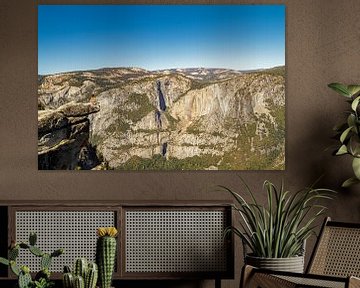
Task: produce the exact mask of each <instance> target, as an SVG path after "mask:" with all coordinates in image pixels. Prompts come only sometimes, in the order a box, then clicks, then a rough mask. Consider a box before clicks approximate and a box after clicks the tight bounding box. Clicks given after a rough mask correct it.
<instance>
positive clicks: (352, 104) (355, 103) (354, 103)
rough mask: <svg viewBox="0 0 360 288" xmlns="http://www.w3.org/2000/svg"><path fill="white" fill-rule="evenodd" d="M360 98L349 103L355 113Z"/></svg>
mask: <svg viewBox="0 0 360 288" xmlns="http://www.w3.org/2000/svg"><path fill="white" fill-rule="evenodd" d="M359 101H360V96H358V97H356V98H355V100H354V101H352V103H351V109H352V110H354V111H356V108H357V106H358V105H359Z"/></svg>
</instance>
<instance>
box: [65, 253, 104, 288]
mask: <svg viewBox="0 0 360 288" xmlns="http://www.w3.org/2000/svg"><path fill="white" fill-rule="evenodd" d="M87 263H88V261H87V260H86V259H85V258H78V259H76V261H75V263H74V273H71V269H70V267H69V266H64V273H63V286H64V288H77V287H76V286H75V280H76V279H77V280H76V281H77V285H78V286H80V287H82V286H81V285H84V287H83V288H95V287H96V282H97V278H98V268H97V265H96V264H95V263H89V264H87ZM82 275H84V276H82ZM80 278H81V279H82V282H83V284H82V283H81V280H79V279H80Z"/></svg>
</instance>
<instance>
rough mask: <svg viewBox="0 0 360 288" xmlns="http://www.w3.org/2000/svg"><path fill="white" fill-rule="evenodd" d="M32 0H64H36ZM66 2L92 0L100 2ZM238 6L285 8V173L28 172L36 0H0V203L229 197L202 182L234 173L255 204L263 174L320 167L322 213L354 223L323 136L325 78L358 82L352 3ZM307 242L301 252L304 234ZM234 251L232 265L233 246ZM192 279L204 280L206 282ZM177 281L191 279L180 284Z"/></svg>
mask: <svg viewBox="0 0 360 288" xmlns="http://www.w3.org/2000/svg"><path fill="white" fill-rule="evenodd" d="M144 2H146V1H142V3H144ZM38 3H40V4H54V3H63V4H65V3H74V1H70V0H67V1H66V0H63V1H51V0H42V1H38ZM76 3H100V0H99V1H98V0H84V1H77V2H76ZM102 3H115V2H114V1H102ZM118 3H125V2H118ZM127 3H141V2H139V1H131V2H130V1H129V2H127ZM148 3H155V2H151V1H148ZM156 3H165V2H162V1H157V2H156ZM167 3H172V2H167ZM181 3H193V2H192V1H185V2H181ZM197 3H216V2H213V1H197ZM218 3H221V2H220V1H219V2H218ZM227 3H239V2H236V1H228V2H227ZM241 3H284V4H286V6H287V32H286V33H287V40H286V42H287V51H286V53H287V55H286V65H287V87H286V89H287V90H286V97H287V107H286V108H287V119H286V125H287V126H286V134H287V135H286V140H287V144H286V148H287V149H286V170H285V171H275V172H274V171H270V172H269V171H268V172H266V171H246V172H213V171H208V172H116V171H109V172H91V171H87V172H85V171H79V172H74V171H73V172H71V171H56V172H52V171H38V170H37V117H36V115H37V36H36V34H37V12H36V1H31V0H24V1H8V0H0V97H1V105H0V133H1V134H0V135H1V138H0V161H1V166H0V167H1V168H0V200H29V199H35V200H56V199H65V200H69V201H71V200H91V199H93V200H95V199H96V200H97V199H104V200H219V199H229V200H230V198H229V197H228V195H225V194H222V193H219V192H216V191H214V189H211V188H210V187H211V186H212V185H214V184H223V185H227V186H229V187H232V188H236V187H238V186H240V181H239V179H238V178H237V175H241V176H242V177H244V178H245V179H246V181H247V182H248V183H249V185H250V186H251V187H253V188H254V189H255V190H256V194H257V196H258V197H259V198H260V199H261V201H264V200H265V194H264V193H263V191H262V190H261V186H262V182H263V181H264V180H265V179H269V180H272V181H274V182H275V183H277V184H279V183H280V181H281V179H284V181H285V184H286V186H287V187H288V188H289V189H293V190H295V189H298V188H301V187H303V186H305V185H309V184H311V183H312V182H313V181H314V180H315V179H317V178H318V177H319V176H320V175H322V174H324V177H323V179H322V180H321V182H320V185H321V186H325V187H328V188H333V189H336V190H338V191H339V194H338V198H337V200H336V201H333V202H332V203H331V204H330V209H329V211H328V214H329V215H330V216H332V217H333V218H334V219H337V220H343V221H356V222H359V221H360V197H359V196H360V189H359V187H360V186H358V187H356V186H355V187H353V188H351V189H349V190H341V189H340V188H339V187H340V184H341V182H342V180H344V179H345V178H347V177H348V176H349V175H350V174H351V164H350V162H349V160H350V159H348V158H346V157H341V158H335V157H333V156H331V153H330V151H327V150H325V149H326V148H327V147H328V146H330V145H331V144H332V143H333V142H332V140H331V139H330V137H331V136H332V127H333V126H334V124H336V123H337V122H339V121H340V120H341V119H342V117H344V113H343V111H344V109H345V108H346V104H345V103H344V99H343V98H341V97H340V96H337V95H336V94H335V93H333V92H331V91H330V90H329V89H328V88H327V84H328V83H330V82H334V81H337V82H346V83H360V22H359V21H357V20H356V19H357V18H358V16H359V15H360V2H359V1H358V0H346V1H344V0H302V1H295V0H292V1H291V0H288V1H265V0H262V1H251V0H247V1H246V0H243V1H241ZM64 21H66V19H64ZM264 49H266V47H264ZM237 246H238V245H237ZM308 246H309V247H308V251H309V250H310V251H311V246H312V242H311V241H310V243H309V245H308ZM237 248H238V249H237V250H240V247H237ZM236 256H237V258H238V259H237V263H236V265H237V266H236V269H237V271H239V270H240V267H241V254H240V252H239V251H237V252H236ZM236 277H237V278H236V280H235V281H226V282H225V285H224V286H225V287H237V285H238V284H237V283H238V280H239V273H237V276H236ZM194 285H196V286H201V287H205V286H206V287H208V286H209V287H211V286H212V285H213V283H212V282H205V283H204V284H202V285H197V284H194ZM175 286H176V287H177V285H174V287H175ZM182 286H193V285H191V283H185V284H184V283H183V285H182Z"/></svg>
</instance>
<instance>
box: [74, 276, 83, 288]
mask: <svg viewBox="0 0 360 288" xmlns="http://www.w3.org/2000/svg"><path fill="white" fill-rule="evenodd" d="M74 288H85V283H84V278H83V277H81V276H79V275H77V276H75V277H74Z"/></svg>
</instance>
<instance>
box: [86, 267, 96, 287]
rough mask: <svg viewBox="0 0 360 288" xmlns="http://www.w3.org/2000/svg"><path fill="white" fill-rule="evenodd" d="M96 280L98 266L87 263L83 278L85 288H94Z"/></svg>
mask: <svg viewBox="0 0 360 288" xmlns="http://www.w3.org/2000/svg"><path fill="white" fill-rule="evenodd" d="M97 279H98V266H97V265H96V263H89V265H88V270H87V271H86V276H85V288H95V287H96V282H97Z"/></svg>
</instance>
